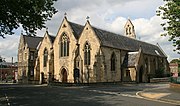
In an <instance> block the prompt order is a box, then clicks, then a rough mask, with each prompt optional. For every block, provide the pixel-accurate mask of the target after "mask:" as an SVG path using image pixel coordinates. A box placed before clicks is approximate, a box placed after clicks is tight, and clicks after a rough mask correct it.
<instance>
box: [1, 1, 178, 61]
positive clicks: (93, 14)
mask: <svg viewBox="0 0 180 106" xmlns="http://www.w3.org/2000/svg"><path fill="white" fill-rule="evenodd" d="M163 4H164V2H163V0H58V1H57V2H55V4H54V6H55V8H56V9H57V10H58V13H56V14H55V15H54V16H53V18H52V19H51V20H50V21H48V22H47V23H46V26H47V27H48V31H49V33H50V34H52V35H54V36H56V34H57V31H58V29H59V27H60V25H61V22H62V20H63V17H64V13H67V19H68V20H69V21H71V22H74V23H78V24H81V25H85V23H86V17H87V16H89V17H90V19H89V21H90V23H91V25H92V26H95V27H97V28H101V29H104V30H107V31H110V32H114V33H117V34H120V35H124V25H125V23H126V21H127V19H131V21H132V23H133V24H134V27H135V32H136V36H137V39H139V40H142V41H144V42H148V43H151V44H155V45H156V44H157V43H158V44H159V45H160V47H161V48H162V49H163V51H164V52H165V53H166V55H167V57H168V60H169V61H170V60H172V59H174V58H179V57H180V55H179V54H177V53H176V52H173V49H174V47H173V46H172V42H168V37H162V36H160V35H161V34H162V33H163V32H164V31H163V29H162V26H161V25H160V24H161V23H162V22H163V20H162V19H161V18H160V17H158V16H156V10H157V9H158V7H159V6H161V5H163ZM21 30H22V28H19V29H18V30H15V34H14V35H7V36H6V39H2V38H0V55H1V56H2V57H4V58H5V60H6V61H9V62H10V61H11V59H12V57H13V58H14V61H17V52H18V44H19V38H20V34H21V32H22V31H21ZM44 33H45V29H43V30H38V31H37V35H38V36H44Z"/></svg>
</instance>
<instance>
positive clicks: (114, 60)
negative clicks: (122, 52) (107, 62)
mask: <svg viewBox="0 0 180 106" xmlns="http://www.w3.org/2000/svg"><path fill="white" fill-rule="evenodd" d="M115 70H116V55H115V53H114V52H113V53H112V55H111V71H115Z"/></svg>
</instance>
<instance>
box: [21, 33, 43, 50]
mask: <svg viewBox="0 0 180 106" xmlns="http://www.w3.org/2000/svg"><path fill="white" fill-rule="evenodd" d="M23 37H24V42H25V43H27V46H28V47H29V48H34V49H35V48H36V47H37V46H38V44H39V42H40V41H42V39H43V37H36V36H26V35H23Z"/></svg>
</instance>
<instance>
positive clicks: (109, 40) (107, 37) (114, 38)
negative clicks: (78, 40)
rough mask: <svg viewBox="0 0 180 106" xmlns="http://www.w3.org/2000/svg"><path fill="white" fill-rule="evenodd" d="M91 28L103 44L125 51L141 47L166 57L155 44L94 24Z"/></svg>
mask: <svg viewBox="0 0 180 106" xmlns="http://www.w3.org/2000/svg"><path fill="white" fill-rule="evenodd" d="M92 28H93V29H94V31H95V33H96V35H97V36H98V38H99V39H100V41H101V44H102V45H103V46H107V47H113V48H117V49H122V50H127V51H138V50H139V48H140V47H142V50H143V52H144V53H146V54H151V55H159V56H162V57H167V56H166V55H164V53H163V52H162V51H161V50H160V49H159V47H158V46H157V45H154V44H151V43H148V42H144V41H140V40H138V39H133V38H129V37H127V36H123V35H120V34H116V33H114V32H110V31H106V30H103V29H99V28H96V27H94V26H92ZM155 51H158V52H159V53H160V54H157V53H156V52H155Z"/></svg>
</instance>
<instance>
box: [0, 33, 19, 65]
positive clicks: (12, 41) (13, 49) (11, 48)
mask: <svg viewBox="0 0 180 106" xmlns="http://www.w3.org/2000/svg"><path fill="white" fill-rule="evenodd" d="M18 44H19V36H16V35H12V36H7V37H6V38H5V39H2V38H0V55H1V56H2V57H3V58H5V60H6V61H9V62H10V61H11V59H12V57H13V58H14V60H15V61H17V50H18Z"/></svg>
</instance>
